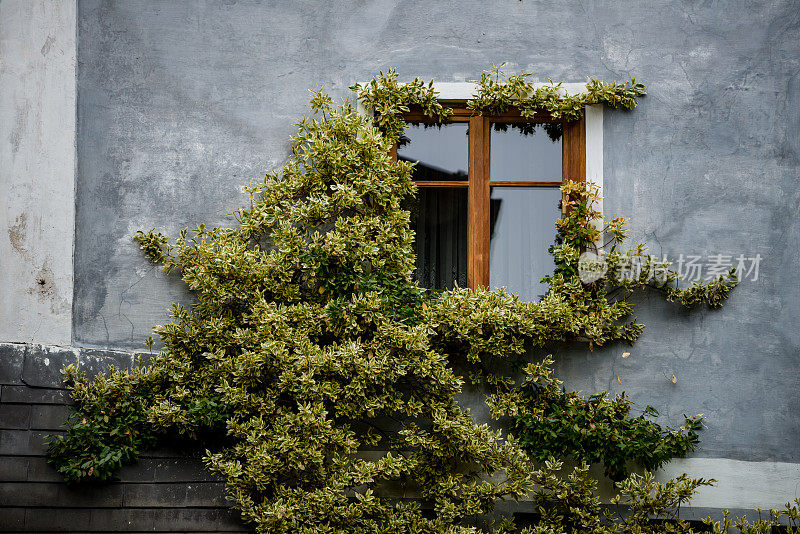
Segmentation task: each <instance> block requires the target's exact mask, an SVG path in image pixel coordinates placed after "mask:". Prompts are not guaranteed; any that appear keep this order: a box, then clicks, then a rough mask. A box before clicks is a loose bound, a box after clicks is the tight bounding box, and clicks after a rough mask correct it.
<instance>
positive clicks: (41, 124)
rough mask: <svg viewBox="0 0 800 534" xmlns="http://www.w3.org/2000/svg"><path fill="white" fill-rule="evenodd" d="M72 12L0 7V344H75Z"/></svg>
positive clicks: (72, 7)
mask: <svg viewBox="0 0 800 534" xmlns="http://www.w3.org/2000/svg"><path fill="white" fill-rule="evenodd" d="M76 11H77V10H76V2H75V0H2V1H0V341H11V342H35V343H44V344H52V345H68V344H69V343H70V342H71V338H72V291H73V268H72V256H73V242H74V234H75V230H74V228H75V109H76V88H75V68H76Z"/></svg>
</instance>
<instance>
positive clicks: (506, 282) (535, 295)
mask: <svg viewBox="0 0 800 534" xmlns="http://www.w3.org/2000/svg"><path fill="white" fill-rule="evenodd" d="M560 201H561V191H560V190H559V189H556V188H549V187H547V188H540V187H495V188H493V189H492V201H491V202H492V234H491V241H490V244H491V255H490V259H489V287H491V288H497V287H502V286H505V287H506V288H508V291H509V292H511V293H516V294H517V295H519V297H520V299H522V300H525V301H533V300H539V296H540V295H543V294H544V293H545V291H547V286H546V285H544V284H542V283H540V280H541V279H542V277H543V276H545V275H546V274H550V273H552V272H553V269H554V268H555V265H554V263H553V257H552V256H551V255H550V254H549V253H548V252H547V249H548V248H549V247H550V245H552V244H553V243H554V242H555V237H556V227H555V224H556V219H558V218H559V217H561V210H560V209H559V202H560Z"/></svg>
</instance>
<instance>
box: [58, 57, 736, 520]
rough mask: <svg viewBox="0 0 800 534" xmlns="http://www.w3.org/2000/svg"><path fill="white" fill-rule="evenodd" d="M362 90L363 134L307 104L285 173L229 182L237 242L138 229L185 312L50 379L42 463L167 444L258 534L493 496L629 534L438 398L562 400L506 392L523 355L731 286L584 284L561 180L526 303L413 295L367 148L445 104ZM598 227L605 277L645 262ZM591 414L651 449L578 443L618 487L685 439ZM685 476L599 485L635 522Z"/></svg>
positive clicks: (453, 506)
mask: <svg viewBox="0 0 800 534" xmlns="http://www.w3.org/2000/svg"><path fill="white" fill-rule="evenodd" d="M367 87H368V89H366V90H365V89H364V88H361V89H360V90H361V93H360V96H359V98H360V99H361V101H362V103H365V98H371V99H372V100H369V105H368V106H367V108H368V109H370V110H372V111H374V112H376V113H377V117H376V121H375V122H376V125H377V126H378V127H375V126H373V125H372V124H371V122H370V121H369V120H368V119H366V118H365V117H364V116H362V115H360V114H358V113H356V112H355V110H354V109H353V108H352V106H351V104H349V103H347V102H345V103H344V104H342V105H341V106H339V107H336V106H334V104H333V102H332V101H331V99H330V97H329V96H328V95H326V94H324V93H322V92H316V93H314V97H313V98H312V101H311V109H312V113H313V116H312V117H311V118H307V119H303V120H301V121H300V122H299V123H298V124H297V127H298V132H297V134H296V135H295V136H293V138H292V157H291V159H290V160H289V162H288V163H287V164H286V166H285V167H284V168H283V169H282V171H281V172H278V173H274V174H269V175H267V176H266V178H265V180H264V182H263V183H261V184H258V185H255V186H250V187H247V188H246V190H247V191H248V192H249V193H250V194H251V201H252V202H251V205H250V207H247V208H243V209H241V210H239V211H238V212H236V217H237V220H238V222H239V225H238V226H237V227H236V228H211V229H208V228H206V227H204V226H202V225H201V226H199V227H198V228H196V229H195V230H194V231H192V232H191V233H190V232H188V231H183V232H182V233H181V235H180V237H178V238H177V239H176V240H175V241H174V242H170V240H169V239H167V237H166V236H164V235H162V234H159V233H157V232H155V231H150V232H140V233H139V234H138V236H137V239H138V241H139V243H140V245H141V247H142V249H143V250H144V252H145V254H146V255H147V257H148V258H149V259H150V260H151V261H153V262H155V263H160V264H162V265H163V266H164V269H165V270H166V271H171V270H176V271H178V272H179V273H180V275H181V277H182V279H183V280H184V281H185V282H186V283H187V284H188V286H189V288H190V289H191V290H192V291H194V293H195V295H196V298H197V303H196V304H195V306H194V307H193V308H192V309H184V308H182V307H179V306H174V308H173V310H172V317H173V319H174V321H173V323H171V324H167V325H163V326H159V327H157V328H156V329H155V330H156V332H157V333H158V334H159V336H160V337H161V339H162V341H163V343H164V349H163V350H162V351H160V352H159V353H158V354H156V355H154V356H153V357H152V359H151V361H150V362H149V363H148V365H146V366H141V367H137V368H136V369H134V370H131V371H115V372H113V373H110V374H109V375H108V376H105V377H102V376H101V377H98V378H93V379H90V378H87V377H86V376H85V375H83V374H82V373H80V372H78V371H77V370H76V369H75V368H72V367H70V368H67V369H66V376H67V380H68V383H69V384H70V385H71V387H72V388H73V394H74V398H75V401H76V413H75V415H74V416H73V418H72V419H71V423H70V427H69V431H68V433H67V435H66V436H65V437H57V438H55V439H54V440H53V441H52V443H51V448H50V451H51V460H52V462H53V463H54V465H56V466H57V468H58V469H59V471H60V472H61V473H62V474H63V475H64V477H65V478H66V479H67V480H69V481H82V480H87V479H108V478H111V477H113V476H114V474H115V472H116V470H117V469H118V468H119V466H120V465H122V464H123V463H126V462H130V461H133V460H134V459H135V458H136V456H137V455H138V453H139V452H140V451H142V450H143V449H144V448H148V447H152V446H154V445H155V444H157V443H159V442H163V441H164V440H165V439H166V438H167V437H169V438H170V439H174V438H175V436H178V437H179V438H181V439H186V440H191V441H195V442H198V443H201V444H202V445H203V446H204V447H206V448H207V451H208V452H207V455H206V462H207V464H208V466H209V467H210V468H211V469H213V470H214V471H216V472H219V473H221V474H223V475H224V476H225V478H226V480H227V489H228V493H229V496H230V498H231V499H232V501H233V502H234V505H235V506H236V507H237V508H238V509H239V510H240V511H241V513H242V517H243V518H244V519H245V521H248V522H250V523H252V524H254V525H255V526H256V528H257V530H258V531H259V532H269V533H281V532H284V533H289V532H291V533H303V532H306V533H312V532H314V533H316V532H338V533H344V532H376V533H377V532H381V533H384V532H385V533H389V532H392V533H394V532H398V533H399V532H408V533H411V532H430V533H445V532H447V533H456V532H474V531H475V530H473V528H474V527H476V526H481V525H483V523H484V518H486V517H487V514H490V513H491V512H492V510H493V509H494V505H495V503H496V502H498V501H499V500H502V499H517V500H519V499H523V498H532V499H533V501H534V505H535V506H536V507H537V509H539V510H540V512H541V514H542V515H541V517H542V519H541V522H540V523H539V525H538V526H536V527H534V529H533V530H530V532H565V531H569V532H572V531H580V532H598V533H600V532H618V531H619V532H621V531H630V530H618V529H619V528H622V527H620V526H619V525H620V524H624V523H625V521H627V520H625V521H622V520H619V521H622V523H619V522H618V521H617V520H610V519H608V518H605V516H604V515H603V514H601V513H600V512H599V511H598V510H599V501H597V500H596V497H594V494H593V493H592V490H593V487H594V486H593V484H594V483H593V482H592V481H591V480H590V479H589V478H587V476H586V469H585V468H583V467H581V468H578V469H577V470H575V471H574V472H573V473H572V474H571V475H569V476H563V474H562V473H560V472H559V471H558V469H559V464H558V463H557V462H547V463H546V464H545V465H544V466H543V467H542V466H540V467H538V468H537V467H536V466H535V465H534V464H532V459H531V456H533V458H542V457H543V455H542V454H538V453H536V452H534V454H532V455H531V454H529V453H526V451H525V448H523V444H527V446H526V448H527V449H528V451H529V452H530V451H535V446H534V445H533V441H532V440H531V439H530V433H529V427H526V426H525V425H518V430H520V431H521V432H520V439H521V440H522V443H520V441H518V439H516V438H514V437H513V436H511V435H504V433H502V432H500V431H495V430H492V429H490V428H489V426H487V425H485V424H484V425H480V424H477V423H476V422H475V421H474V420H473V419H472V417H471V414H470V413H469V411H468V410H466V409H465V408H463V407H462V406H461V405H459V403H458V402H457V400H456V399H457V396H458V394H459V393H460V392H461V390H462V384H463V379H462V376H461V371H458V372H457V371H456V369H462V370H465V371H464V372H465V373H466V374H468V376H469V378H471V379H472V380H474V381H484V382H485V383H486V384H487V385H488V386H490V391H491V394H490V396H489V398H488V402H489V405H490V407H491V409H492V411H493V413H494V414H495V415H496V416H498V417H501V416H503V415H511V416H513V417H516V418H517V420H518V421H526V422H530V421H532V420H531V419H530V418H531V417H536V416H537V414H545V413H546V410H545V411H542V410H543V402H548V403H551V404H552V403H553V402H554V401H555V400H556V399H559V398H561V396H560V395H561V394H560V393H555V392H553V390H552V388H553V387H556V388H557V387H558V384H557V382H556V381H555V380H554V379H552V377H551V376H550V375H549V374H547V372H545V371H543V369H544V367H539V369H540V371H539V372H538V374H537V373H533V372H531V373H529V380H528V382H526V385H525V386H523V387H521V388H520V387H517V385H516V373H515V371H514V364H517V363H519V362H520V361H523V360H524V359H525V355H526V351H527V349H528V348H530V347H542V346H545V345H546V344H548V343H550V342H553V341H560V340H578V341H582V342H586V343H588V344H589V345H590V346H600V345H604V344H607V343H609V342H613V341H627V342H633V341H634V340H635V339H636V338H637V337H638V335H639V334H640V333H641V329H642V326H641V325H639V324H637V323H636V322H635V320H633V319H632V318H631V312H632V304H631V303H630V302H629V301H628V299H627V297H628V296H629V295H630V294H631V293H632V292H633V291H635V290H638V289H642V288H645V287H647V286H652V287H654V288H656V289H657V290H660V291H662V292H664V294H665V295H666V297H667V298H668V299H670V300H679V301H681V302H683V303H684V304H685V305H687V306H691V305H696V304H700V303H707V304H709V305H711V306H717V305H719V303H720V302H721V301H722V300H723V299H724V298H725V297H726V296H727V294H728V292H729V291H730V289H731V288H732V287H733V286H734V285H735V283H736V281H735V275H734V274H733V273H731V274H730V275H729V276H727V277H720V278H719V279H717V280H715V281H713V282H711V283H710V284H703V285H695V286H693V287H691V288H688V289H679V288H678V286H677V279H676V276H675V274H674V273H671V272H670V273H669V274H666V275H665V276H664V277H663V278H662V279H658V280H655V281H654V280H652V279H651V278H652V277H651V276H648V275H646V274H642V273H640V274H639V275H638V276H637V277H635V278H626V277H624V276H622V275H618V274H616V273H615V272H613V270H610V271H609V274H608V275H607V276H606V277H605V278H602V279H600V280H598V281H596V282H592V283H590V284H584V283H583V282H581V280H580V278H579V277H578V275H577V265H578V257H579V255H580V252H581V251H583V250H586V249H587V248H591V247H594V246H595V243H596V242H598V241H599V238H600V229H598V227H597V226H596V224H595V223H596V222H597V221H596V220H597V219H598V218H599V216H600V215H599V214H598V213H597V212H596V211H594V209H593V207H592V206H593V203H594V201H595V200H596V195H597V192H596V190H595V189H594V188H592V187H587V186H585V185H581V184H567V185H565V186H564V193H565V200H566V205H565V208H566V213H567V215H566V216H565V217H564V218H563V219H561V220H560V221H559V223H558V227H559V230H558V231H559V236H560V242H559V244H557V245H556V246H554V247H553V248H552V252H553V255H554V258H555V261H556V269H555V273H554V274H553V275H552V276H550V277H548V282H549V284H550V290H549V292H548V294H547V295H546V296H545V298H544V299H543V300H542V301H540V302H520V301H519V300H518V299H517V298H516V297H515V296H513V295H509V294H506V293H504V292H502V291H487V290H482V289H481V290H467V289H455V290H453V291H447V292H444V293H431V292H427V291H425V290H423V289H420V288H419V287H417V285H416V282H415V281H414V278H413V269H414V254H413V247H412V239H413V235H412V232H411V231H410V229H409V213H408V212H407V211H405V210H404V209H403V204H402V201H403V199H405V198H407V197H408V196H410V195H414V194H415V192H416V188H415V185H414V183H413V182H412V180H411V173H412V169H413V165H412V164H410V163H407V162H402V161H399V162H394V161H392V160H391V159H390V158H389V157H388V156H387V154H388V152H389V149H390V147H391V145H392V144H393V143H394V142H396V141H397V138H398V136H399V135H400V133H401V132H402V128H403V127H404V126H405V123H404V122H402V117H400V116H399V114H398V113H399V111H402V110H403V109H404V107H407V106H408V105H411V104H414V105H420V106H422V107H423V109H426V110H427V111H426V112H429V113H431V114H433V115H434V116H436V117H439V118H441V117H446V116H447V113H448V110H447V109H446V108H443V107H442V106H441V105H439V104H438V102H436V99H435V97H436V94H435V91H433V88H432V86H431V85H430V84H429V85H424V84H422V83H421V82H419V83H417V82H413V83H411V84H406V85H401V84H399V83H398V82H397V77H396V74H395V73H393V72H390V73H389V74H387V75H384V76H382V77H380V78H378V79H376V80H374V81H373V82H371V83H370V84H368V86H367ZM357 89H358V88H357ZM365 91H366V92H365ZM381 91H384V93H381ZM365 95H367V96H365ZM369 95H371V96H369ZM398 117H399V118H398ZM606 230H607V234H608V235H610V236H612V241H613V244H612V246H611V248H610V249H609V253H608V254H607V260H608V263H609V265H611V266H614V265H616V264H618V263H620V262H622V261H629V260H631V259H632V258H640V259H645V260H646V259H647V258H648V257H647V255H646V251H645V249H644V247H643V246H638V247H636V248H634V249H633V250H623V249H622V241H623V240H624V238H625V232H624V225H623V221H622V220H620V219H616V220H614V221H612V222H611V223H610V225H609V226H608V227H607V228H606ZM612 294H613V296H611V295H612ZM503 366H505V369H506V371H504V372H499V371H496V369H498V368H500V367H503ZM492 369H494V370H492ZM548 381H549V382H548ZM545 382H546V383H547V385H545ZM534 384H537V385H535V386H534ZM537 388H538V390H539V391H545V392H547V394H546V395H544V396H543V395H539V394H537V393H536V392H535V391H534V390H537ZM564 395H566V398H572V399H574V398H575V397H572V396H570V395H569V394H564ZM615 403H616V404H615ZM573 404H575V403H574V402H573ZM609 404H610V405H611V406H612V411H614V413H613V414H609V413H608V410H607V409H606V407H605V406H604V407H603V408H602V409H600V408H598V405H599V402H594V401H584V402H583V404H581V403H578V404H577V405H580V409H581V410H583V413H588V412H591V411H592V410H594V411H595V412H597V411H598V410H599V412H601V413H602V414H604V415H603V416H602V417H601V419H602V421H600V420H598V422H600V426H599V427H598V428H601V429H602V430H600V431H599V432H601V433H602V432H605V433H610V434H612V435H613V434H614V433H615V432H617V433H619V435H620V436H621V437H622V436H623V435H624V436H626V437H631V436H634V438H635V439H636V440H639V441H643V440H644V438H643V437H642V436H646V438H647V439H650V440H651V443H655V442H658V443H660V444H666V445H664V447H665V448H664V449H663V451H662V454H661V455H660V456H657V457H652V456H648V454H646V453H643V452H642V450H641V449H632V450H630V451H627V450H626V451H624V452H620V451H618V450H612V451H609V450H608V448H607V447H606V448H603V447H599V446H592V445H591V444H590V445H586V446H585V449H584V453H585V454H583V455H582V456H580V457H579V459H585V460H592V461H594V460H600V461H603V462H605V463H606V465H607V466H608V467H610V472H611V473H612V474H614V475H621V474H622V473H623V471H622V467H621V466H620V463H619V462H620V461H621V460H620V458H622V457H624V458H625V459H626V460H637V461H639V462H641V463H643V464H644V465H645V466H651V465H657V464H660V463H661V462H663V461H664V460H665V459H666V457H667V456H669V455H673V454H675V455H677V454H682V453H683V452H685V451H686V450H689V448H690V446H691V445H693V444H694V441H695V440H696V436H695V435H694V434H693V433H692V432H686V433H680V432H667V433H666V434H662V433H661V432H660V429H658V427H657V426H655V424H654V423H653V422H651V421H645V420H643V419H641V418H639V419H631V418H630V417H629V413H628V412H627V411H626V410H627V409H628V408H629V406H628V404H627V401H626V400H624V399H623V400H622V401H616V400H615V401H611V402H610V403H609ZM620 408H621V410H620ZM578 411H580V410H578ZM692 421H695V420H692ZM581 422H583V420H578V421H574V422H572V423H570V425H574V424H578V425H579V426H580V423H581ZM587 422H588V424H589V428H591V424H593V423H592V422H591V421H587ZM526 424H527V423H526ZM558 424H561V423H557V424H556V426H557V425H558ZM564 424H566V422H564ZM594 424H595V426H596V427H597V426H598V425H597V423H594ZM560 430H563V429H560ZM579 433H580V429H579ZM637 436H638V437H637ZM575 439H576V441H577V437H576V438H575ZM550 452H552V453H555V454H558V453H559V452H562V451H559V450H555V449H554V450H552V451H550ZM706 483H708V481H702V480H699V481H691V480H689V479H688V478H684V479H679V480H678V481H674V482H670V483H669V484H670V485H669V486H668V487H666V489H663V492H665V493H666V494H669V495H670V496H671V498H670V499H664V500H663V502H662V501H659V502H657V503H655V504H654V503H653V502H651V501H652V498H653V491H655V490H654V488H655V486H653V484H655V483H654V482H653V481H652V479H651V478H648V477H634V478H631V479H628V480H627V481H625V482H624V483H623V485H622V486H620V491H621V495H622V498H623V499H629V500H631V501H632V503H633V504H632V505H633V506H634V508H635V507H636V506H641V507H642V509H643V510H649V511H650V512H648V513H658V510H663V511H664V513H669V512H668V510H669V509H670V507H672V506H673V505H677V504H679V503H680V502H683V501H685V500H686V499H688V498H689V496H690V495H691V492H692V491H693V490H694V489H695V488H696V487H698V486H700V485H703V484H706ZM659 487H660V486H659ZM648 488H649V489H648ZM651 490H653V491H651ZM660 491H661V490H660ZM411 497H413V498H414V499H410V498H411ZM637 503H638V504H637ZM643 513H644V512H643ZM481 528H483V527H481ZM487 528H488V527H487ZM498 528H499V529H500V530H504V529H505V528H506V526H500V527H498ZM648 532H650V531H648ZM654 532H655V531H654Z"/></svg>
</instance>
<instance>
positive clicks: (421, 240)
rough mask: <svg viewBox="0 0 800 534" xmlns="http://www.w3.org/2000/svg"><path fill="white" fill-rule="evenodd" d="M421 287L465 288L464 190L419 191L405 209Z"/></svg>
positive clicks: (439, 188)
mask: <svg viewBox="0 0 800 534" xmlns="http://www.w3.org/2000/svg"><path fill="white" fill-rule="evenodd" d="M408 209H409V211H410V212H411V229H412V230H414V232H416V238H415V241H414V249H415V252H416V254H417V273H416V279H417V281H418V282H419V285H420V287H425V288H428V289H451V288H453V287H454V286H455V284H456V282H457V283H458V285H459V286H460V287H466V286H467V189H466V188H450V187H420V188H419V192H418V193H417V198H415V199H412V200H411V205H410V206H409V207H408Z"/></svg>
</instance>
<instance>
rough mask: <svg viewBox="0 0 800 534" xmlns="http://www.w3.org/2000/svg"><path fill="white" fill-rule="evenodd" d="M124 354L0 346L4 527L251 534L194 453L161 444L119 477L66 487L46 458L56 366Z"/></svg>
mask: <svg viewBox="0 0 800 534" xmlns="http://www.w3.org/2000/svg"><path fill="white" fill-rule="evenodd" d="M133 358H134V355H133V354H130V353H123V352H110V351H97V350H86V349H80V350H78V349H64V348H56V347H42V346H37V345H23V344H0V532H82V533H88V532H187V533H188V532H247V531H248V530H247V528H245V526H244V525H243V524H242V523H241V521H239V519H238V514H237V513H236V512H235V511H233V510H231V509H230V508H229V507H228V505H227V502H226V500H225V497H224V488H223V483H222V481H221V479H220V478H219V477H216V476H214V475H212V474H211V473H209V472H208V471H207V470H206V469H205V468H204V467H203V465H202V462H201V460H200V457H199V456H200V454H199V451H188V452H187V451H180V452H179V451H176V450H169V449H162V450H158V451H152V452H148V453H146V454H144V455H143V456H142V458H140V460H139V461H138V463H136V464H134V465H130V466H127V467H125V468H124V469H123V470H122V472H121V473H120V480H119V481H118V482H113V483H107V484H102V485H92V486H68V485H67V484H65V483H64V482H63V480H62V479H61V477H60V475H59V474H58V473H57V472H56V471H55V470H54V469H53V468H52V467H51V466H50V465H48V464H47V462H46V458H45V453H46V449H47V438H46V437H47V436H48V435H51V434H54V433H58V432H59V429H60V427H61V423H62V422H63V421H64V418H65V417H66V415H67V413H68V406H67V404H68V403H69V395H68V394H67V392H66V391H65V390H64V389H62V388H61V375H60V373H59V370H60V369H61V368H62V367H63V366H64V365H67V364H68V363H77V364H78V365H79V366H80V367H81V368H83V369H85V370H86V371H87V372H88V373H95V372H97V371H100V370H103V369H106V368H107V367H108V366H109V365H110V364H114V365H117V366H125V367H127V366H129V365H130V364H131V362H132V361H133Z"/></svg>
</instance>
